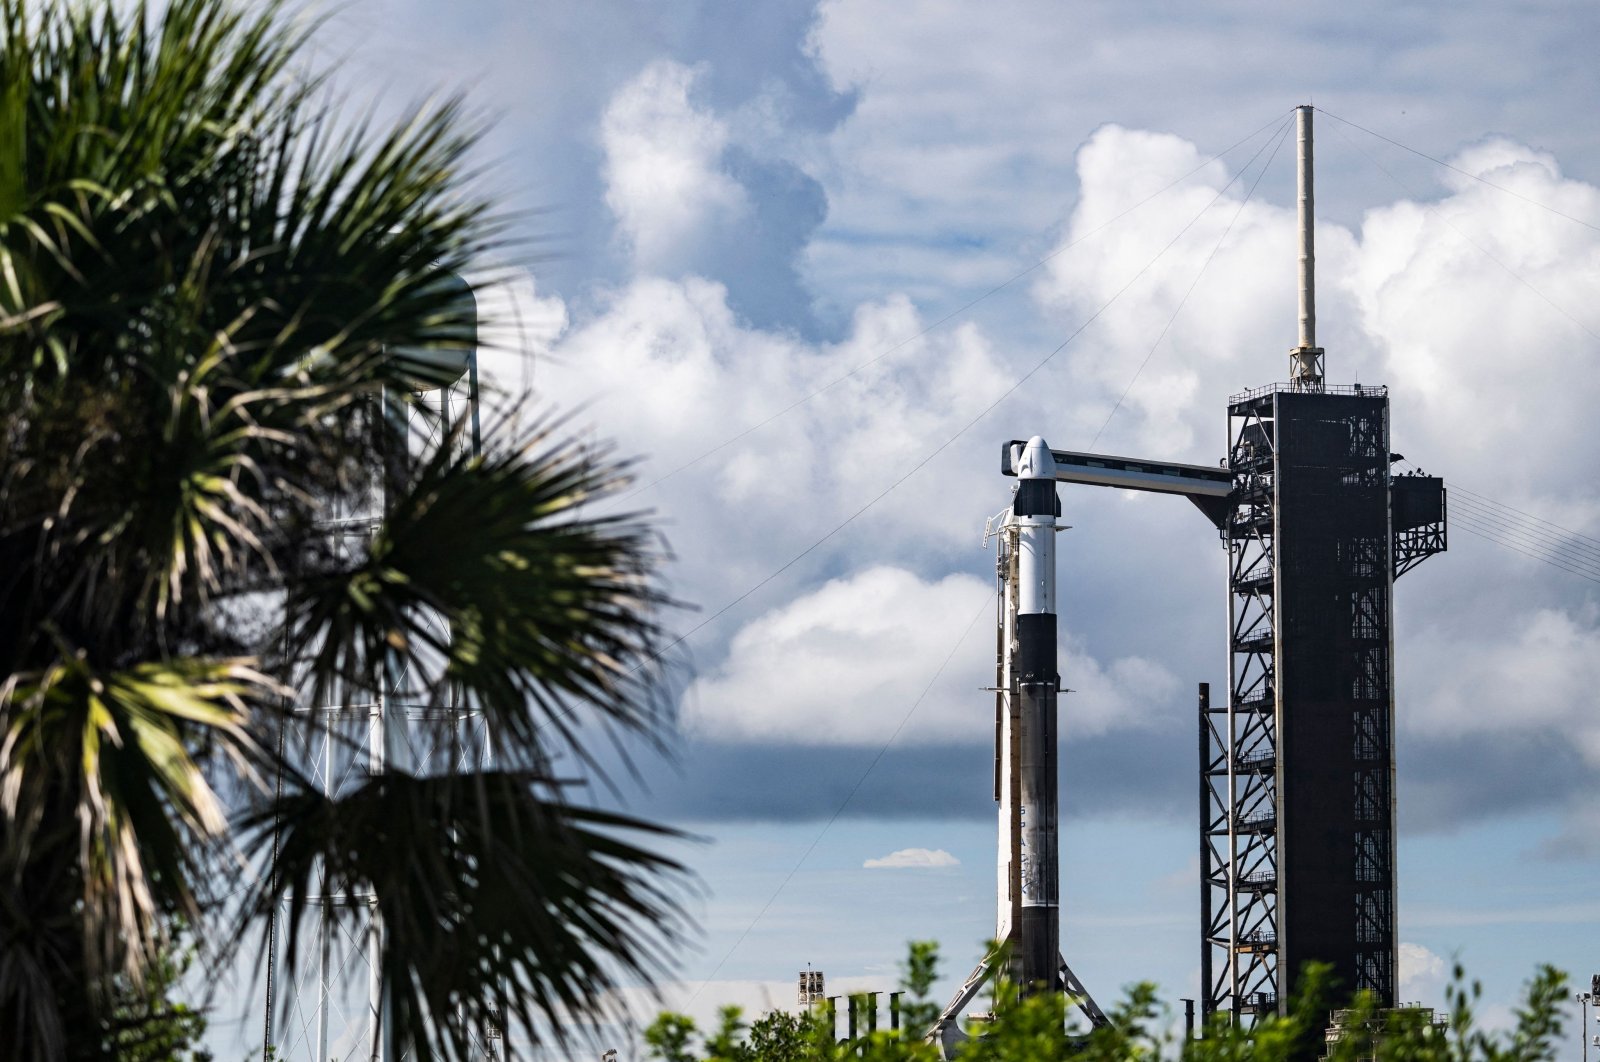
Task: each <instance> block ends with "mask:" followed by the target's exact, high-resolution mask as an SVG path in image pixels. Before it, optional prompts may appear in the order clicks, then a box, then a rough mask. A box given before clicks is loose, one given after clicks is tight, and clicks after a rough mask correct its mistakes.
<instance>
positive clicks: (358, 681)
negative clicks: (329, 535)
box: [286, 425, 671, 758]
mask: <svg viewBox="0 0 1600 1062" xmlns="http://www.w3.org/2000/svg"><path fill="white" fill-rule="evenodd" d="M555 430H556V429H555V428H554V427H553V426H548V425H547V426H543V427H539V428H535V429H534V430H533V431H532V432H531V433H530V436H529V437H528V438H527V439H526V440H525V441H524V442H523V443H522V444H521V445H514V446H508V447H505V448H503V449H498V450H494V451H491V452H490V453H489V454H487V455H485V456H482V457H474V456H471V455H468V454H463V453H461V452H459V450H457V449H455V448H453V447H450V446H441V447H439V448H438V449H437V450H436V451H435V452H434V453H433V454H431V455H430V456H429V457H428V458H427V459H426V460H425V461H423V462H422V463H421V464H420V466H419V467H417V468H416V469H415V470H414V472H413V474H412V475H411V476H410V477H409V478H408V479H407V480H406V481H405V482H404V483H403V484H402V485H401V489H400V492H399V493H398V494H397V496H393V497H391V498H389V499H388V506H387V512H386V515H385V517H384V519H383V521H382V524H381V526H380V528H379V530H378V532H377V534H376V535H375V536H374V538H373V541H372V543H371V546H370V548H369V549H368V550H367V552H366V553H365V554H364V555H363V556H360V557H358V558H357V559H355V560H354V561H353V562H351V563H349V564H347V565H345V566H339V567H330V568H329V569H327V570H325V571H324V572H323V573H322V574H320V575H317V576H314V577H308V578H305V579H304V580H302V581H300V582H299V583H298V584H297V585H296V586H295V587H294V588H292V589H291V591H290V596H289V601H288V604H287V608H286V615H287V623H288V635H287V641H288V642H289V643H290V644H292V645H298V646H305V647H307V663H306V667H307V670H308V672H309V676H310V681H311V684H312V690H313V694H312V695H313V696H314V697H321V696H323V694H324V691H325V690H327V689H329V688H331V686H332V685H333V684H334V683H344V684H354V685H356V686H357V687H360V686H361V685H363V684H365V685H367V686H368V687H370V686H371V684H372V683H373V682H374V681H375V679H374V677H373V676H377V675H380V674H382V673H383V669H382V662H383V660H384V659H385V657H386V656H387V655H388V654H392V653H394V652H396V651H399V652H403V653H406V654H407V655H408V657H409V658H410V660H411V661H412V662H413V669H414V673H415V674H416V675H417V678H416V680H415V682H416V684H417V685H418V686H419V687H420V688H419V689H417V690H416V691H414V692H413V695H414V696H416V697H418V698H422V699H426V700H431V701H432V702H433V703H442V702H444V701H445V700H447V699H448V697H449V696H450V694H451V693H452V692H453V691H454V692H456V693H458V694H459V696H460V698H461V699H462V701H463V702H464V705H465V706H466V707H468V708H470V709H474V710H481V711H483V712H484V713H485V714H486V716H487V718H488V722H489V726H490V729H491V730H492V731H493V732H494V734H495V735H496V741H497V743H498V745H499V747H501V748H503V749H506V750H508V752H509V753H510V754H511V755H513V756H517V755H519V754H521V755H523V756H532V757H535V758H537V756H538V755H540V754H542V753H548V752H551V751H553V750H556V749H558V748H562V749H566V750H571V751H575V752H578V753H579V754H582V753H583V746H582V741H581V738H580V735H579V733H578V729H577V726H576V723H575V722H574V711H575V709H576V708H578V707H580V706H581V707H582V708H583V710H584V712H585V713H593V714H597V715H598V716H599V718H601V719H603V720H606V721H608V722H609V723H611V724H612V725H614V726H616V727H618V728H621V729H622V730H625V731H629V732H633V733H638V734H643V735H645V736H647V737H654V736H656V735H658V734H659V732H660V731H661V729H662V725H663V724H664V722H665V721H666V718H665V709H664V705H663V704H662V702H661V685H660V683H659V681H658V678H659V671H660V664H659V662H658V661H657V659H656V655H655V654H656V647H657V645H658V644H659V643H660V642H661V641H662V640H663V639H661V637H660V629H659V627H658V621H657V618H656V617H657V614H658V613H659V612H660V611H661V609H663V608H664V607H666V606H668V605H670V604H671V601H670V599H669V598H668V597H667V595H666V594H665V593H664V592H663V591H662V590H661V589H660V587H659V585H658V579H657V576H656V569H657V566H658V565H659V563H660V561H661V560H662V559H663V558H662V556H661V553H660V550H659V548H658V546H657V543H656V539H655V537H654V534H653V532H652V531H651V530H650V529H649V528H648V526H647V525H645V524H643V523H641V522H640V521H639V520H638V519H637V517H636V516H632V515H627V514H623V515H597V514H595V513H594V512H593V511H592V510H593V508H594V507H595V505H596V503H597V502H598V501H599V500H601V499H603V498H606V497H607V496H609V495H611V494H613V493H615V492H616V491H617V490H618V489H619V488H620V487H622V486H624V485H625V484H626V483H627V478H626V474H625V469H624V467H623V466H620V465H617V464H614V463H611V462H608V461H606V460H603V459H602V458H599V457H597V456H596V455H595V454H594V453H592V452H591V451H588V450H586V449H584V448H583V447H582V446H581V445H579V444H577V443H575V442H573V441H572V440H569V439H562V438H560V437H558V436H557V435H556V434H555ZM430 661H431V662H433V665H434V666H433V667H432V668H431V669H430V668H429V667H428V664H429V662H430Z"/></svg>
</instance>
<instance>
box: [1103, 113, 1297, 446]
mask: <svg viewBox="0 0 1600 1062" xmlns="http://www.w3.org/2000/svg"><path fill="white" fill-rule="evenodd" d="M1288 135H1289V123H1288V122H1284V123H1283V129H1282V130H1281V131H1280V132H1279V134H1278V140H1277V142H1276V143H1275V144H1273V146H1272V154H1271V155H1269V156H1267V161H1266V162H1265V163H1263V164H1262V167H1261V172H1260V173H1258V174H1256V179H1255V183H1253V184H1251V185H1250V191H1248V192H1246V193H1245V197H1244V198H1243V199H1241V200H1239V208H1238V209H1237V210H1235V211H1234V212H1233V217H1231V218H1229V219H1228V225H1227V227H1226V228H1224V229H1223V230H1222V235H1221V236H1218V237H1217V243H1216V246H1214V247H1212V248H1211V253H1210V254H1208V255H1206V260H1205V261H1204V262H1202V263H1200V269H1199V270H1198V271H1197V272H1196V273H1195V275H1194V279H1193V280H1191V281H1190V282H1189V287H1188V289H1187V290H1186V291H1184V293H1183V298H1181V299H1179V300H1178V305H1177V306H1176V307H1175V308H1174V309H1173V311H1172V316H1171V317H1168V318H1167V323H1166V324H1164V325H1162V326H1161V334H1160V335H1158V336H1156V340H1155V342H1154V343H1151V344H1150V350H1149V353H1147V354H1145V356H1144V360H1143V361H1141V362H1140V363H1139V367H1138V368H1137V369H1135V370H1134V373H1133V378H1132V379H1131V380H1129V381H1128V386H1127V387H1124V388H1123V389H1122V394H1121V395H1119V396H1118V397H1117V401H1116V404H1115V405H1113V406H1112V407H1111V412H1110V413H1107V414H1106V419H1105V423H1103V424H1101V425H1100V430H1099V431H1097V432H1095V433H1094V438H1093V439H1090V440H1089V445H1088V446H1086V447H1084V449H1086V450H1091V451H1092V450H1093V449H1094V447H1095V443H1097V442H1099V441H1100V436H1102V435H1104V434H1105V431H1106V429H1107V428H1109V427H1110V426H1111V418H1113V417H1115V416H1116V415H1117V410H1119V409H1121V408H1122V403H1123V402H1124V401H1126V400H1127V397H1128V394H1129V392H1131V391H1132V390H1133V385H1134V384H1136V383H1138V382H1139V377H1140V376H1142V375H1143V374H1144V370H1145V366H1147V365H1149V364H1150V359H1151V358H1153V357H1155V353H1156V349H1157V348H1158V347H1160V346H1161V341H1162V340H1163V339H1165V338H1167V333H1168V332H1169V331H1171V330H1172V326H1173V324H1174V323H1175V322H1176V321H1177V320H1178V315H1179V314H1180V313H1182V312H1183V308H1184V307H1185V306H1186V305H1188V303H1189V296H1190V295H1193V294H1194V289H1195V287H1196V286H1197V285H1199V283H1200V278H1201V277H1202V276H1204V275H1205V272H1206V269H1207V267H1208V266H1210V265H1211V262H1212V260H1213V259H1214V258H1216V257H1217V252H1218V251H1220V250H1222V244H1223V242H1224V241H1225V240H1227V238H1228V234H1229V233H1230V232H1232V231H1233V226H1234V224H1235V223H1237V222H1238V220H1239V215H1241V214H1243V213H1244V208H1245V206H1246V205H1248V204H1249V202H1250V199H1251V197H1252V196H1254V195H1255V194H1256V188H1258V187H1259V186H1260V184H1261V178H1262V177H1265V176H1266V173H1267V170H1269V169H1271V168H1272V160H1273V159H1275V158H1277V157H1278V149H1279V148H1281V147H1282V146H1283V141H1284V139H1285V138H1286V137H1287V136H1288ZM1265 148H1266V145H1265V144H1263V145H1261V149H1260V150H1257V151H1256V153H1255V155H1253V156H1251V158H1250V162H1247V163H1245V164H1244V165H1243V166H1242V167H1240V170H1239V172H1240V174H1241V175H1242V174H1243V173H1244V172H1245V171H1246V170H1248V169H1249V168H1250V164H1251V163H1253V162H1255V160H1256V159H1257V158H1259V157H1260V156H1261V150H1264V149H1265Z"/></svg>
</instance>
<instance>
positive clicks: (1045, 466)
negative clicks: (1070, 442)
mask: <svg viewBox="0 0 1600 1062" xmlns="http://www.w3.org/2000/svg"><path fill="white" fill-rule="evenodd" d="M1017 478H1018V479H1055V478H1056V462H1055V458H1053V457H1051V456H1050V446H1049V444H1048V443H1046V442H1045V441H1044V437H1043V436H1042V435H1035V436H1034V437H1033V438H1031V439H1029V440H1028V445H1027V446H1025V447H1023V448H1022V460H1021V461H1019V462H1017Z"/></svg>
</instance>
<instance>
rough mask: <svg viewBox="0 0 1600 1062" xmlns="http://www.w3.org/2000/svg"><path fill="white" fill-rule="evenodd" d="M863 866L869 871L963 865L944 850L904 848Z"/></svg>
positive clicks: (867, 862) (871, 860)
mask: <svg viewBox="0 0 1600 1062" xmlns="http://www.w3.org/2000/svg"><path fill="white" fill-rule="evenodd" d="M861 865H862V866H863V867H865V868H866V869H868V870H888V869H906V868H922V867H958V866H960V865H961V860H959V859H957V858H956V857H955V856H953V855H951V854H950V853H949V852H946V851H945V850H944V849H943V848H902V849H900V850H899V851H897V852H890V853H889V854H888V855H886V856H881V857H879V858H877V859H869V860H867V861H866V862H865V863H862V864H861Z"/></svg>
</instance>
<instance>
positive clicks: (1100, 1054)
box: [644, 941, 1566, 1062]
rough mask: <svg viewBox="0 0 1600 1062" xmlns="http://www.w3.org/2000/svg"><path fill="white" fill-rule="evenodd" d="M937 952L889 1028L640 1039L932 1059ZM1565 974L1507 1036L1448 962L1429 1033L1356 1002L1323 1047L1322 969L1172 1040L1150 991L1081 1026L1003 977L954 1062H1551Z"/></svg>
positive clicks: (705, 1049)
mask: <svg viewBox="0 0 1600 1062" xmlns="http://www.w3.org/2000/svg"><path fill="white" fill-rule="evenodd" d="M937 967H938V948H937V946H936V945H934V944H933V943H931V942H927V941H914V942H912V943H911V945H910V946H909V949H908V955H907V958H906V962H905V964H904V965H903V966H902V967H901V982H900V987H901V989H902V990H903V991H904V992H905V993H906V1002H905V1003H904V1004H903V1005H902V1007H901V1015H902V1018H903V1019H904V1020H903V1023H902V1028H901V1029H900V1030H899V1031H881V1030H880V1031H877V1032H873V1033H870V1034H865V1035H862V1036H858V1037H856V1038H855V1039H854V1040H836V1039H835V1037H834V1032H833V1029H832V1028H831V1027H830V1026H831V1022H829V1021H828V1020H827V1018H826V1017H825V1016H824V1015H823V1014H822V1013H816V1012H814V1013H811V1014H807V1015H794V1014H788V1013H785V1012H783V1011H774V1012H773V1013H771V1014H768V1015H766V1016H764V1017H762V1018H761V1019H759V1020H758V1021H756V1022H755V1023H754V1024H753V1025H750V1026H749V1027H748V1029H747V1027H746V1026H745V1023H744V1021H743V1015H742V1014H741V1012H740V1010H739V1008H738V1007H724V1008H723V1009H722V1012H721V1025H720V1026H719V1028H718V1029H717V1030H716V1031H715V1032H714V1033H713V1034H711V1035H710V1036H709V1037H706V1038H705V1039H704V1040H703V1042H702V1044H701V1047H700V1048H699V1049H696V1048H695V1046H694V1041H695V1039H696V1038H697V1036H698V1035H699V1031H698V1030H697V1029H696V1027H695V1023H694V1020H693V1019H692V1018H689V1017H688V1016H686V1015H683V1014H671V1013H666V1014H662V1015H660V1016H659V1017H658V1018H657V1019H656V1020H655V1021H654V1022H653V1023H651V1025H650V1026H649V1027H648V1028H647V1029H646V1030H645V1033H644V1038H645V1043H646V1045H647V1047H648V1057H650V1058H655V1059H661V1060H662V1062H701V1060H704V1062H845V1060H853V1059H859V1060H863V1062H935V1060H937V1059H939V1058H940V1053H939V1049H938V1047H937V1046H936V1045H934V1044H930V1043H927V1042H925V1041H924V1040H923V1034H924V1033H925V1032H926V1031H927V1029H928V1028H929V1027H930V1026H931V1025H932V1023H933V1021H934V1020H935V1019H936V1018H937V1017H938V1015H939V1011H940V1008H939V1005H938V1004H937V1003H936V1002H935V1001H934V1000H933V999H932V997H931V996H930V992H931V991H932V988H933V983H934V980H935V979H936V977H937ZM1565 988H1566V975H1565V974H1563V973H1561V972H1560V971H1559V970H1556V969H1553V968H1552V967H1549V966H1541V967H1540V968H1539V969H1538V970H1537V971H1536V972H1535V974H1534V976H1533V978H1532V979H1531V980H1530V981H1529V982H1528V985H1527V986H1526V989H1525V992H1524V995H1523V999H1522V1002H1521V1005H1520V1006H1519V1007H1518V1008H1517V1012H1516V1018H1517V1021H1516V1025H1515V1027H1514V1028H1513V1029H1512V1030H1511V1031H1510V1032H1509V1033H1507V1034H1503V1035H1492V1034H1489V1033H1485V1032H1484V1031H1483V1030H1481V1029H1479V1028H1477V1026H1476V1024H1475V1021H1474V1017H1473V1011H1474V1009H1475V1008H1476V1007H1477V1005H1478V1003H1479V1001H1480V999H1481V997H1482V986H1481V985H1480V984H1479V983H1478V982H1476V981H1474V982H1471V983H1469V982H1468V981H1467V980H1466V975H1465V972H1464V971H1463V970H1462V968H1461V967H1460V966H1457V967H1456V969H1455V974H1454V977H1453V979H1452V982H1451V984H1450V986H1449V987H1448V988H1447V989H1446V990H1445V1001H1446V1006H1445V1009H1444V1011H1443V1013H1442V1014H1441V1015H1440V1018H1441V1019H1442V1020H1440V1021H1439V1023H1438V1024H1435V1023H1434V1022H1432V1021H1429V1020H1428V1017H1429V1012H1427V1011H1423V1010H1417V1009H1396V1010H1388V1011H1384V1010H1381V1009H1380V1008H1379V1007H1377V1005H1376V1003H1375V1001H1374V1000H1373V998H1372V997H1371V996H1370V995H1369V994H1366V993H1360V994H1357V995H1356V996H1355V998H1353V999H1351V1000H1349V1005H1348V1006H1347V1007H1344V1008H1342V1009H1343V1013H1342V1014H1341V1015H1340V1018H1341V1027H1342V1028H1343V1030H1344V1034H1343V1035H1342V1036H1341V1037H1338V1038H1336V1039H1334V1040H1333V1041H1331V1042H1329V1041H1327V1039H1326V1036H1325V1034H1326V1031H1327V1029H1328V1026H1329V1023H1330V1019H1331V1017H1332V1013H1333V1012H1332V1007H1331V1006H1330V1004H1331V1003H1332V1002H1333V1001H1334V999H1335V996H1334V993H1333V991H1332V988H1331V979H1330V977H1329V975H1328V971H1327V969H1325V968H1319V967H1308V968H1307V970H1306V974H1305V976H1304V977H1302V978H1301V985H1300V988H1299V990H1298V992H1297V993H1296V995H1295V998H1294V999H1293V1001H1292V1002H1291V1005H1290V1007H1289V1009H1288V1013H1287V1014H1285V1015H1283V1016H1278V1015H1271V1016H1267V1017H1264V1018H1262V1019H1261V1020H1259V1021H1258V1022H1256V1024H1255V1025H1254V1026H1252V1027H1249V1028H1246V1027H1244V1026H1243V1025H1233V1024H1231V1023H1229V1022H1228V1021H1227V1020H1226V1017H1225V1016H1222V1015H1218V1016H1217V1017H1216V1019H1215V1020H1214V1021H1212V1022H1211V1024H1210V1025H1209V1026H1208V1027H1207V1028H1206V1029H1205V1030H1203V1035H1202V1036H1201V1037H1200V1038H1199V1039H1195V1040H1189V1041H1185V1040H1184V1039H1183V1037H1182V1036H1181V1035H1179V1034H1176V1033H1175V1032H1174V1031H1173V1029H1174V1025H1175V1022H1174V1021H1173V1017H1172V1014H1171V1013H1170V1012H1169V1011H1168V1010H1167V1009H1166V1008H1165V1007H1163V1006H1162V1005H1161V1004H1160V1003H1159V1002H1158V1001H1157V998H1156V989H1155V986H1154V985H1151V984H1139V985H1135V986H1133V987H1132V988H1130V989H1129V990H1128V992H1127V994H1126V995H1125V996H1124V997H1123V999H1122V1000H1120V1001H1119V1002H1118V1003H1117V1004H1116V1005H1115V1006H1114V1007H1113V1008H1112V1009H1111V1010H1110V1012H1109V1014H1108V1017H1109V1018H1110V1023H1109V1024H1108V1025H1106V1026H1103V1027H1101V1028H1096V1029H1090V1028H1087V1027H1086V1026H1085V1025H1084V1023H1083V1022H1082V1021H1081V1019H1079V1017H1078V1015H1077V1013H1076V1010H1075V1008H1070V1007H1069V1005H1068V1000H1067V999H1066V997H1065V996H1063V995H1060V994H1057V993H1042V994H1036V995H1031V996H1024V995H1023V994H1022V993H1021V992H1019V991H1018V989H1017V986H1016V985H1014V984H1012V983H1011V982H1009V981H1007V980H1005V979H1004V978H996V979H995V981H994V982H992V983H991V988H990V1000H991V1004H992V1009H991V1014H992V1018H991V1019H989V1020H985V1021H981V1022H974V1021H969V1022H968V1024H967V1032H968V1034H969V1038H968V1039H967V1041H966V1042H965V1043H964V1044H963V1045H961V1047H960V1048H959V1049H958V1050H959V1056H958V1057H959V1058H960V1059H961V1060H962V1062H1049V1060H1055V1059H1071V1060H1073V1062H1128V1060H1135V1062H1163V1060H1170V1062H1244V1060H1248V1062H1298V1060H1301V1059H1309V1058H1317V1057H1319V1056H1323V1055H1324V1054H1325V1055H1326V1058H1327V1059H1328V1062H1365V1060H1368V1059H1370V1060H1373V1062H1542V1060H1549V1059H1554V1058H1555V1056H1556V1045H1557V1043H1558V1042H1559V1040H1560V1038H1561V1031H1562V1021H1561V1006H1562V1003H1563V1002H1564V1000H1565Z"/></svg>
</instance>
